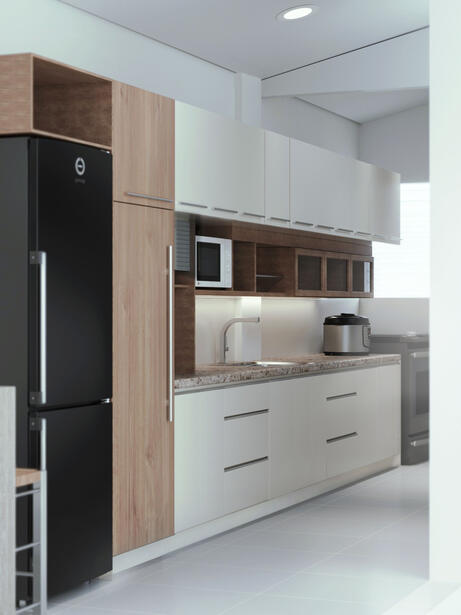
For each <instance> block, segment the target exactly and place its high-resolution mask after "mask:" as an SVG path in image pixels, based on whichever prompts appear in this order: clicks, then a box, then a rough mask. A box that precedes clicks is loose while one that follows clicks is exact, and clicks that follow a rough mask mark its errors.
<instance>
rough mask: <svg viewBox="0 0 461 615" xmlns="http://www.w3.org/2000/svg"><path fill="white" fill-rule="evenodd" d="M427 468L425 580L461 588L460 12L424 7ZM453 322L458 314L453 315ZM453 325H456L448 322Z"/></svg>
mask: <svg viewBox="0 0 461 615" xmlns="http://www.w3.org/2000/svg"><path fill="white" fill-rule="evenodd" d="M430 21H431V100H430V104H431V132H430V136H431V199H432V257H431V260H432V288H431V315H430V330H431V382H430V384H431V423H430V431H431V446H430V457H431V469H430V539H431V554H430V573H431V577H432V579H433V580H436V581H454V582H458V583H459V582H461V529H460V519H461V489H460V475H461V448H460V437H461V427H460V426H461V419H460V416H461V402H460V397H459V380H460V357H459V349H460V347H461V329H460V328H459V327H458V326H453V327H449V328H448V326H449V324H450V319H449V317H448V316H447V313H448V310H450V308H451V307H452V306H455V310H458V309H459V306H460V305H461V283H460V282H461V276H460V268H459V254H460V251H459V244H460V228H461V208H460V202H461V173H460V156H459V143H460V141H461V116H460V108H461V87H460V77H461V74H460V63H459V58H460V56H461V37H460V35H459V24H460V21H461V5H460V3H459V1H458V0H431V14H430ZM456 316H457V314H456ZM453 322H455V321H453ZM447 325H448V326H447Z"/></svg>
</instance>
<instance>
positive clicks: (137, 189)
mask: <svg viewBox="0 0 461 615" xmlns="http://www.w3.org/2000/svg"><path fill="white" fill-rule="evenodd" d="M112 123H113V156H114V200H116V201H120V202H124V203H135V204H139V205H150V206H152V207H164V208H167V209H172V208H173V207H174V101H173V100H172V99H171V98H165V97H164V96H159V95H158V94H153V93H151V92H146V91H144V90H140V89H139V88H135V87H133V86H130V85H126V84H124V83H118V82H114V83H113V104H112Z"/></svg>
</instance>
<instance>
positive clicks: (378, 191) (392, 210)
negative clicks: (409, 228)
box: [370, 166, 400, 243]
mask: <svg viewBox="0 0 461 615" xmlns="http://www.w3.org/2000/svg"><path fill="white" fill-rule="evenodd" d="M372 173H373V188H374V198H373V200H372V202H371V204H370V220H371V232H372V233H373V239H375V240H376V241H386V242H390V243H399V242H400V175H399V174H398V173H393V172H392V171H386V170H385V169H380V168H378V167H375V166H372Z"/></svg>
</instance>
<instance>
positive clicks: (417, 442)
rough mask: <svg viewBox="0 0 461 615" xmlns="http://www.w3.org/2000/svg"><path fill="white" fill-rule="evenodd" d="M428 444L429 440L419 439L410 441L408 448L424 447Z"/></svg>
mask: <svg viewBox="0 0 461 615" xmlns="http://www.w3.org/2000/svg"><path fill="white" fill-rule="evenodd" d="M427 444H429V438H421V439H420V440H412V441H411V442H410V446H412V447H413V448H416V447H417V446H426V445H427Z"/></svg>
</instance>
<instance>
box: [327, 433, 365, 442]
mask: <svg viewBox="0 0 461 615" xmlns="http://www.w3.org/2000/svg"><path fill="white" fill-rule="evenodd" d="M358 435H359V434H358V432H357V431H351V433H345V434H344V435H343V436H336V437H335V438H328V440H327V444H332V443H333V442H339V441H340V440H347V439H348V438H355V437H356V436H358Z"/></svg>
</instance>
